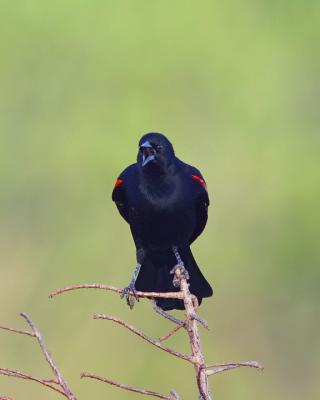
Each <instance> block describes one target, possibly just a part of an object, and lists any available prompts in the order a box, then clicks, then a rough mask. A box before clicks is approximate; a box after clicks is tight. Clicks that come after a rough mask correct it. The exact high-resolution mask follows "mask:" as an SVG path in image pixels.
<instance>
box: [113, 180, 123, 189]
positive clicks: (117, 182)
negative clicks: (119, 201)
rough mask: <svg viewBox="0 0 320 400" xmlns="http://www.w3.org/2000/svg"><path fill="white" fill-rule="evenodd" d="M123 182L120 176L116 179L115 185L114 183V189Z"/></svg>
mask: <svg viewBox="0 0 320 400" xmlns="http://www.w3.org/2000/svg"><path fill="white" fill-rule="evenodd" d="M122 184H123V180H122V179H120V178H118V179H117V180H116V183H115V185H114V189H115V188H117V187H118V186H120V185H122Z"/></svg>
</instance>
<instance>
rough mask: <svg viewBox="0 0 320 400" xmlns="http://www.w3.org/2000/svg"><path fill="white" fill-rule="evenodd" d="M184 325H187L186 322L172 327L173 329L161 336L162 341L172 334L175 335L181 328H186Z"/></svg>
mask: <svg viewBox="0 0 320 400" xmlns="http://www.w3.org/2000/svg"><path fill="white" fill-rule="evenodd" d="M184 326H185V325H184V323H183V324H182V325H177V326H175V327H174V328H173V329H171V331H169V332H168V333H166V334H165V335H162V336H160V338H159V340H160V342H163V341H164V340H167V339H169V337H170V336H172V335H174V334H175V333H176V332H178V330H180V329H181V328H184Z"/></svg>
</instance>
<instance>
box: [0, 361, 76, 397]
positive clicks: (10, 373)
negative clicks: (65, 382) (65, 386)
mask: <svg viewBox="0 0 320 400" xmlns="http://www.w3.org/2000/svg"><path fill="white" fill-rule="evenodd" d="M0 375H5V376H9V377H14V378H21V379H26V380H28V381H34V382H38V383H40V384H41V385H44V386H46V387H48V388H50V389H52V390H54V391H56V392H58V393H60V394H62V395H63V396H65V397H67V398H68V396H67V395H66V393H64V392H63V391H62V390H61V389H58V388H57V387H55V386H53V385H52V384H51V383H49V382H48V381H47V380H46V379H41V378H37V377H35V376H33V375H29V374H26V373H24V372H20V371H16V370H11V369H8V368H0Z"/></svg>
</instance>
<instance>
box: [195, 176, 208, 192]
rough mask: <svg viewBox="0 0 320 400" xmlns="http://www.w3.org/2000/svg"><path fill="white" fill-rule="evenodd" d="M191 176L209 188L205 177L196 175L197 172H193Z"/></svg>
mask: <svg viewBox="0 0 320 400" xmlns="http://www.w3.org/2000/svg"><path fill="white" fill-rule="evenodd" d="M191 178H192V179H194V180H195V181H197V182H199V183H200V185H202V186H203V187H204V188H205V189H206V190H207V184H206V181H205V180H204V179H202V178H200V176H198V175H195V174H191Z"/></svg>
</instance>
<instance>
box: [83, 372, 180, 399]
mask: <svg viewBox="0 0 320 400" xmlns="http://www.w3.org/2000/svg"><path fill="white" fill-rule="evenodd" d="M80 376H81V378H91V379H96V380H98V381H101V382H105V383H109V384H110V385H114V386H117V387H119V388H121V389H125V390H129V391H130V392H136V393H140V394H144V395H148V396H153V397H157V398H158V399H166V400H179V399H180V398H179V397H178V396H177V394H176V393H175V392H171V393H170V396H166V395H163V394H160V393H157V392H154V391H152V390H146V389H139V388H136V387H134V386H129V385H125V384H124V383H119V382H115V381H113V380H111V379H109V378H105V377H102V376H99V375H95V374H91V373H88V372H84V373H82V374H81V375H80Z"/></svg>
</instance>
